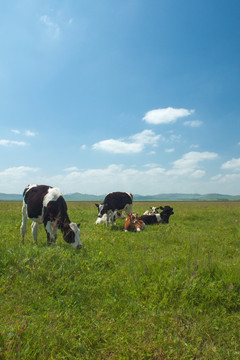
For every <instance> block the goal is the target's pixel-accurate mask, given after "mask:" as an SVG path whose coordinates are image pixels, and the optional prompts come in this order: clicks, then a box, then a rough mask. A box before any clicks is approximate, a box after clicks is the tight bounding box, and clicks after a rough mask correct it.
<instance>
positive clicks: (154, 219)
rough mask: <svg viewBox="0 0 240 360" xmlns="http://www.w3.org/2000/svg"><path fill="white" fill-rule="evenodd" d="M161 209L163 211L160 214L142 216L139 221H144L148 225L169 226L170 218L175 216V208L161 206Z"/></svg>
mask: <svg viewBox="0 0 240 360" xmlns="http://www.w3.org/2000/svg"><path fill="white" fill-rule="evenodd" d="M160 209H161V210H162V212H161V213H160V214H155V215H142V216H140V217H139V219H140V220H143V222H144V223H145V224H146V225H151V224H157V223H161V224H168V223H169V217H170V216H171V215H173V214H174V212H173V208H172V207H170V206H164V207H162V206H160Z"/></svg>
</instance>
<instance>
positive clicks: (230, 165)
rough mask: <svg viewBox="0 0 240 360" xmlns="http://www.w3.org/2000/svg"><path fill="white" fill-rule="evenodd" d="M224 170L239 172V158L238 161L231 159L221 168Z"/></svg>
mask: <svg viewBox="0 0 240 360" xmlns="http://www.w3.org/2000/svg"><path fill="white" fill-rule="evenodd" d="M221 168H222V169H224V170H233V171H239V170H240V158H238V159H232V160H229V161H227V162H225V163H224V164H222V166H221Z"/></svg>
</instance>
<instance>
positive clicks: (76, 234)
mask: <svg viewBox="0 0 240 360" xmlns="http://www.w3.org/2000/svg"><path fill="white" fill-rule="evenodd" d="M63 238H64V240H65V241H66V242H67V243H68V244H69V245H71V246H72V247H74V248H76V249H81V247H82V243H81V240H80V229H79V224H75V223H72V222H71V223H70V224H69V226H68V227H67V228H65V229H64V231H63Z"/></svg>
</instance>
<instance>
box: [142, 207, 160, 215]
mask: <svg viewBox="0 0 240 360" xmlns="http://www.w3.org/2000/svg"><path fill="white" fill-rule="evenodd" d="M159 209H161V206H159V207H156V206H151V210H146V211H145V212H144V213H143V215H155V214H159V211H158V210H159Z"/></svg>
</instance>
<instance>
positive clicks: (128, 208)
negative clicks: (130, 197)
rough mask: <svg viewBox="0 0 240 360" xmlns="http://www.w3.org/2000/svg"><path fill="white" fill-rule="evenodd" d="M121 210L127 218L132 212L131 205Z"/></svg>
mask: <svg viewBox="0 0 240 360" xmlns="http://www.w3.org/2000/svg"><path fill="white" fill-rule="evenodd" d="M123 210H124V212H125V213H126V214H127V216H128V215H129V214H131V212H132V204H127V205H126V206H125V208H124V209H123Z"/></svg>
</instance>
